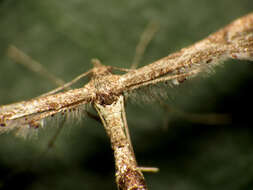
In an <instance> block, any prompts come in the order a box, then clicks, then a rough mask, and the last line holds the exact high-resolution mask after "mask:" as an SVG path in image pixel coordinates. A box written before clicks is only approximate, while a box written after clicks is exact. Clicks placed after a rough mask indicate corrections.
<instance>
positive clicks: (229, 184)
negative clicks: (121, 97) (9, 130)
mask: <svg viewBox="0 0 253 190" xmlns="http://www.w3.org/2000/svg"><path fill="white" fill-rule="evenodd" d="M252 10H253V3H252V0H240V1H239V0H235V1H231V0H212V1H210V0H209V1H207V0H195V1H193V0H179V1H164V0H156V1H153V0H139V1H136V0H128V1H118V0H107V1H99V0H93V1H91V0H90V1H89V0H72V1H69V0H61V1H53V0H40V1H35V0H22V1H17V0H1V1H0V30H1V32H0V104H7V103H12V102H14V101H20V100H24V99H29V98H32V97H35V96H38V95H39V94H41V93H44V92H46V91H48V90H50V89H52V88H54V86H53V84H51V83H50V82H48V81H47V80H46V79H45V80H44V79H42V78H41V77H40V76H38V75H37V74H35V73H31V72H30V71H28V70H27V69H25V68H23V67H22V66H20V65H17V64H15V63H14V62H13V61H11V60H10V59H8V58H7V56H6V49H7V47H8V45H10V44H14V45H16V46H17V47H18V48H19V49H21V50H23V51H24V52H26V53H27V54H28V55H30V56H31V57H32V58H34V59H35V60H37V61H39V62H40V63H41V64H43V65H44V66H45V67H46V68H48V69H49V70H50V71H51V72H52V73H54V74H55V75H56V76H58V77H61V78H63V79H64V80H66V81H67V80H70V79H72V78H73V77H74V76H76V75H78V74H80V73H82V72H84V71H86V70H88V69H89V68H91V64H90V59H91V58H94V57H96V58H99V59H101V61H102V62H103V63H104V64H106V65H113V66H118V67H126V68H128V67H130V65H131V61H132V59H133V55H134V51H135V47H136V44H137V42H138V40H139V36H140V34H141V33H142V32H143V30H144V28H145V26H146V25H147V23H148V22H149V21H150V20H154V21H155V22H157V23H159V25H160V30H159V32H158V33H157V35H156V36H155V37H154V39H153V40H152V42H151V44H150V46H149V47H148V49H147V51H146V53H145V55H144V59H143V61H142V63H141V64H142V65H145V64H148V63H150V62H152V61H155V60H156V59H159V58H161V57H163V56H166V55H167V54H168V53H171V52H174V51H176V50H178V49H180V48H182V47H184V46H187V45H190V44H191V43H193V42H195V41H197V40H200V39H201V38H203V37H205V36H207V35H208V34H210V33H211V32H214V31H215V30H217V29H219V28H220V27H222V26H224V25H225V24H227V23H229V22H230V21H232V20H233V19H235V18H237V17H240V16H242V15H244V14H247V13H249V12H250V11H252ZM251 64H252V63H250V62H239V61H236V62H235V61H230V62H227V63H225V65H224V67H222V68H217V71H216V73H215V74H213V75H210V77H209V78H207V77H205V78H199V79H195V80H192V81H189V82H187V83H185V84H183V85H182V87H180V88H171V89H169V91H170V92H171V95H170V97H169V98H168V100H167V103H168V104H169V105H172V106H174V107H176V108H179V109H181V110H184V111H188V112H191V113H192V112H201V113H209V112H217V113H229V114H231V115H232V123H231V124H230V125H217V126H208V125H200V124H194V123H191V122H188V121H186V120H184V119H183V118H178V117H175V116H174V117H173V116H170V115H169V113H166V114H165V113H164V111H163V109H162V108H161V107H160V106H159V105H155V104H148V103H146V104H142V103H141V104H139V105H135V104H131V103H129V104H127V117H128V122H129V127H130V131H131V135H132V136H133V137H132V140H133V145H134V148H135V151H136V157H137V160H138V161H139V164H140V165H145V166H157V167H159V168H160V172H159V173H157V174H145V176H146V180H147V183H148V186H149V188H150V189H156V190H159V189H173V190H184V189H185V190H190V189H194V190H202V189H207V190H208V189H210V190H211V189H216V190H217V189H230V190H239V189H240V190H241V189H252V188H253V150H252V145H253V135H252V133H253V130H252V128H251V123H252V120H251V117H252V116H251V107H252V100H251V97H252V92H251V90H250V88H251V86H252V82H253V76H252V72H251V71H252V70H253V66H252V65H251ZM84 82H85V80H84ZM79 86H80V85H79ZM141 93H144V92H140V94H141ZM139 98H140V99H141V96H140V97H139ZM138 101H139V99H138V98H137V99H136V100H134V101H132V102H138ZM167 117H169V119H170V122H169V124H168V125H169V126H168V128H167V129H165V125H164V121H165V120H166V118H167ZM56 125H57V122H56V123H53V124H51V125H49V127H48V128H46V129H42V130H41V131H40V133H39V134H38V137H36V138H33V139H27V140H24V139H20V138H17V137H14V136H13V135H12V134H5V135H1V136H0V189H1V188H2V189H8V188H11V187H19V189H31V190H39V189H49V190H50V189H116V185H115V184H114V165H113V164H114V163H113V155H112V152H111V150H110V144H109V141H108V138H107V137H106V135H105V132H104V130H103V128H102V126H101V125H100V124H98V123H97V122H95V121H93V120H91V119H89V118H86V119H85V118H84V119H82V121H81V122H80V123H78V124H76V123H75V122H74V123H71V122H70V123H67V124H66V125H65V128H64V130H63V133H62V134H61V135H60V136H59V138H58V139H57V141H56V145H55V147H53V148H52V149H51V150H50V151H49V152H47V153H44V154H43V152H44V151H45V149H46V146H47V142H48V140H49V139H50V138H51V137H52V136H53V134H54V133H55V131H56V130H55V129H56V128H55V126H56Z"/></svg>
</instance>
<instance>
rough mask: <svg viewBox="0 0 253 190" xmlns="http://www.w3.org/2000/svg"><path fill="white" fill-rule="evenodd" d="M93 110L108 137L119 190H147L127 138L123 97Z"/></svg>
mask: <svg viewBox="0 0 253 190" xmlns="http://www.w3.org/2000/svg"><path fill="white" fill-rule="evenodd" d="M95 108H96V110H97V112H98V114H99V116H100V118H101V120H102V122H103V125H104V127H105V130H106V132H107V135H108V136H109V137H110V140H111V146H112V149H113V151H114V157H115V166H116V183H117V185H118V189H119V190H147V186H146V183H145V179H144V176H143V174H142V172H141V171H140V169H138V166H137V162H136V160H135V156H134V152H133V148H132V146H131V142H130V140H129V138H128V134H127V133H128V131H127V124H126V115H125V111H124V97H123V96H122V95H121V96H119V97H118V99H117V100H116V101H114V102H113V103H112V104H110V105H101V104H99V103H95Z"/></svg>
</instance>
